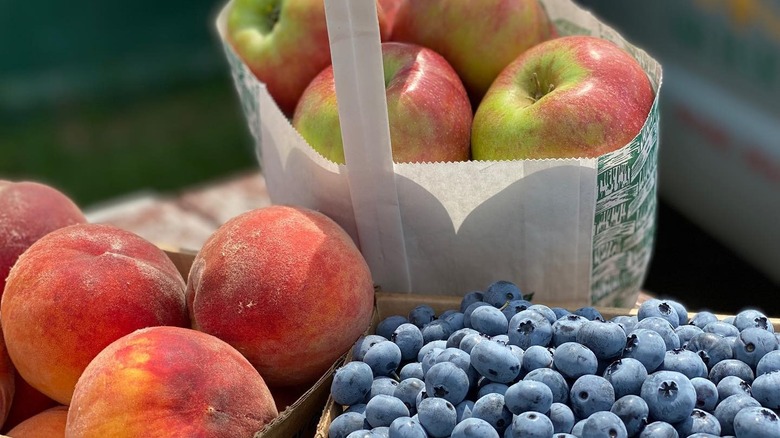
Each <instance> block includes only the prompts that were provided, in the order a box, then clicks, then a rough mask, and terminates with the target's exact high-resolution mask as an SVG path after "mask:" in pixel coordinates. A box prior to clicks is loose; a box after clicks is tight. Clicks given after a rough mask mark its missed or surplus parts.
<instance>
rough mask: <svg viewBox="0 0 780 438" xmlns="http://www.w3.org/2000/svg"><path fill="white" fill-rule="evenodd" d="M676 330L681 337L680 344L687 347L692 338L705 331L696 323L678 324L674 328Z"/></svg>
mask: <svg viewBox="0 0 780 438" xmlns="http://www.w3.org/2000/svg"><path fill="white" fill-rule="evenodd" d="M674 332H675V333H677V337H678V338H680V346H681V347H683V348H686V347H687V345H688V342H689V341H690V340H691V338H692V337H694V336H695V335H698V334H699V333H704V330H702V329H700V328H699V327H696V326H695V325H691V324H684V325H679V326H677V328H676V329H674Z"/></svg>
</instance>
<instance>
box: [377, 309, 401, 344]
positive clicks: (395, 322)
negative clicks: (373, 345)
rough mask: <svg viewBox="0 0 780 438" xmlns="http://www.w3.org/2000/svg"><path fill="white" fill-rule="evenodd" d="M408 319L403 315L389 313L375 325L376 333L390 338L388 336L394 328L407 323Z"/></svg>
mask: <svg viewBox="0 0 780 438" xmlns="http://www.w3.org/2000/svg"><path fill="white" fill-rule="evenodd" d="M408 322H409V319H407V318H406V317H405V316H403V315H391V316H388V317H387V318H385V319H383V320H382V321H380V322H379V324H377V326H376V334H377V335H379V336H382V337H384V338H387V339H390V336H391V335H392V334H393V332H394V331H395V329H397V328H398V326H399V325H401V324H405V323H408Z"/></svg>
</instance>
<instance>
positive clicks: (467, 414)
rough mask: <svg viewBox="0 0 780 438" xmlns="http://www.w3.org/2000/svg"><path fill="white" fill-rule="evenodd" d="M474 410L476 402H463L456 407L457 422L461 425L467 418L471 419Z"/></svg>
mask: <svg viewBox="0 0 780 438" xmlns="http://www.w3.org/2000/svg"><path fill="white" fill-rule="evenodd" d="M473 409H474V402H473V401H471V400H463V401H462V402H460V403H458V404H457V405H455V415H456V418H457V420H456V422H457V423H460V422H461V421H463V420H465V419H466V418H471V411H472V410H473Z"/></svg>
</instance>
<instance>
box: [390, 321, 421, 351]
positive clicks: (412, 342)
mask: <svg viewBox="0 0 780 438" xmlns="http://www.w3.org/2000/svg"><path fill="white" fill-rule="evenodd" d="M389 339H390V341H391V342H395V344H396V345H398V348H399V349H400V350H401V359H402V360H404V361H408V360H412V359H416V358H417V353H419V352H420V348H422V346H423V345H424V342H423V334H422V332H421V331H420V329H419V328H418V327H417V326H416V325H414V324H412V323H409V322H405V323H402V324H399V325H398V327H396V328H395V330H393V332H392V333H391V334H390V338H389Z"/></svg>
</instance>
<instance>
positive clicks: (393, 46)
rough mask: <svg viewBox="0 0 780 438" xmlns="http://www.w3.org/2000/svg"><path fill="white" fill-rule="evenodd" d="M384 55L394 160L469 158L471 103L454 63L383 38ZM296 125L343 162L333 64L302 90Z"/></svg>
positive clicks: (318, 147)
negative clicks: (451, 63)
mask: <svg viewBox="0 0 780 438" xmlns="http://www.w3.org/2000/svg"><path fill="white" fill-rule="evenodd" d="M382 59H383V66H384V82H385V90H386V96H387V112H388V119H389V127H390V142H391V143H392V155H393V161H394V162H396V163H404V162H447V161H465V160H468V159H469V149H470V131H471V122H472V118H473V117H472V110H471V104H470V102H469V99H468V95H467V94H466V90H465V88H464V86H463V83H462V82H461V80H460V78H459V77H458V75H457V73H456V72H455V70H454V69H453V68H452V66H450V65H449V63H448V62H447V61H446V60H445V59H444V58H443V57H442V56H441V55H439V54H437V53H436V52H434V51H433V50H431V49H428V48H425V47H422V46H419V45H416V44H408V43H396V42H387V43H383V44H382ZM293 127H295V129H296V130H297V131H298V132H299V133H300V134H301V135H302V136H303V138H304V139H305V140H306V141H307V142H308V143H309V144H310V145H311V146H312V147H313V148H314V149H315V150H316V151H318V152H319V153H320V154H321V155H323V156H324V157H325V158H327V159H329V160H331V161H334V162H336V163H344V147H343V143H342V139H341V129H340V124H339V113H338V103H337V101H336V87H335V83H334V77H333V68H332V66H329V67H327V68H326V69H325V70H323V71H322V72H321V73H320V74H319V75H318V76H317V77H316V78H314V80H313V81H312V82H311V84H310V85H309V86H308V87H307V88H306V90H305V91H304V93H303V95H302V96H301V99H300V102H299V103H298V106H297V108H296V110H295V113H294V115H293Z"/></svg>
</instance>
